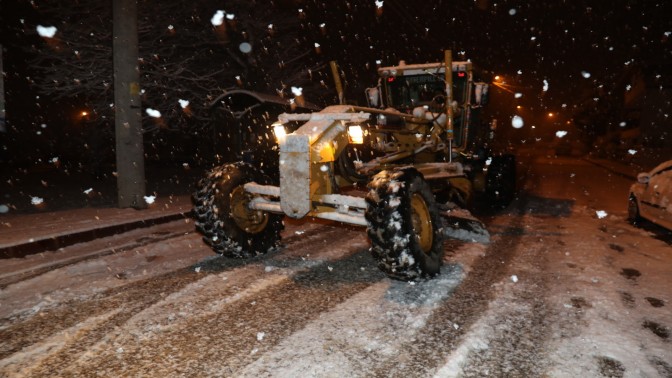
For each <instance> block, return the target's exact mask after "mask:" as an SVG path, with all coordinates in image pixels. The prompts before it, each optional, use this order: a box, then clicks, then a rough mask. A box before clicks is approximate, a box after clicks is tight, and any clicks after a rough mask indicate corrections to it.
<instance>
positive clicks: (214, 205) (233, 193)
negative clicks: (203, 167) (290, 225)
mask: <svg viewBox="0 0 672 378" xmlns="http://www.w3.org/2000/svg"><path fill="white" fill-rule="evenodd" d="M249 182H256V183H257V184H262V185H269V184H272V182H271V180H270V179H269V178H268V177H267V176H265V175H263V174H262V173H261V172H260V171H259V170H257V169H256V168H255V167H254V166H252V165H249V164H245V163H235V164H225V165H222V166H220V167H216V168H214V169H213V170H212V171H210V172H209V173H208V175H207V176H206V177H205V178H203V179H202V180H201V181H200V182H199V183H198V188H197V191H196V192H195V193H194V195H193V197H192V199H193V203H194V213H195V216H196V229H197V230H198V231H199V232H200V233H201V234H203V240H204V241H205V242H206V243H207V244H208V245H210V247H212V249H213V250H214V251H215V252H217V253H219V254H221V255H225V256H228V257H235V258H248V257H252V256H256V255H260V254H264V253H266V252H268V251H270V250H272V249H274V248H276V247H277V246H278V242H279V241H280V231H282V229H283V227H284V226H283V224H282V216H281V215H278V214H272V213H267V212H264V211H255V210H250V209H249V208H248V207H247V205H248V203H249V201H250V200H251V195H250V194H248V193H246V192H245V191H244V190H243V185H245V184H246V183H249Z"/></svg>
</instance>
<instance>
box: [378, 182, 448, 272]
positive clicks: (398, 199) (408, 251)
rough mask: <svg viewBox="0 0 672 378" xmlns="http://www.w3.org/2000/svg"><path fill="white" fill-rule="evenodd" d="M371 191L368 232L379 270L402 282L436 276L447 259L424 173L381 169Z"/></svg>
mask: <svg viewBox="0 0 672 378" xmlns="http://www.w3.org/2000/svg"><path fill="white" fill-rule="evenodd" d="M369 189H370V190H369V193H368V194H367V196H366V203H367V209H366V220H367V223H368V227H367V233H368V235H369V239H371V253H372V255H373V256H374V257H375V258H376V259H377V260H378V267H379V268H380V269H381V270H382V271H384V272H385V273H386V274H387V275H388V276H390V277H391V278H395V279H400V280H413V279H416V278H419V277H432V276H435V275H437V274H438V273H439V270H440V267H441V264H442V260H443V240H444V236H443V227H442V225H443V223H442V220H441V218H440V216H439V212H438V209H437V206H436V202H435V200H434V196H433V195H432V191H431V188H430V187H429V185H428V184H427V182H426V181H425V180H424V179H423V178H422V176H421V175H420V173H419V172H418V171H417V170H415V169H404V170H398V171H382V172H380V173H378V174H376V175H375V176H374V177H373V180H372V181H371V182H370V183H369Z"/></svg>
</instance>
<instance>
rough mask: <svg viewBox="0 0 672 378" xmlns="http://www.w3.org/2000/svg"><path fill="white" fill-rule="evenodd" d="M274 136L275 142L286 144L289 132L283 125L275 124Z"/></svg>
mask: <svg viewBox="0 0 672 378" xmlns="http://www.w3.org/2000/svg"><path fill="white" fill-rule="evenodd" d="M273 134H275V140H276V141H277V142H278V144H281V143H284V142H285V138H287V130H285V125H283V124H282V123H274V124H273Z"/></svg>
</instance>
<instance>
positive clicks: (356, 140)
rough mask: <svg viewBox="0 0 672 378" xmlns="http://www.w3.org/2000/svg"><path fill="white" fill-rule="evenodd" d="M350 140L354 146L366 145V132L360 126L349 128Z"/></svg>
mask: <svg viewBox="0 0 672 378" xmlns="http://www.w3.org/2000/svg"><path fill="white" fill-rule="evenodd" d="M348 139H349V140H350V143H352V144H363V143H364V131H363V130H362V127H361V126H359V125H354V126H348Z"/></svg>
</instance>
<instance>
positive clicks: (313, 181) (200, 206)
mask: <svg viewBox="0 0 672 378" xmlns="http://www.w3.org/2000/svg"><path fill="white" fill-rule="evenodd" d="M334 67H335V66H334V65H332V68H334ZM334 71H337V70H336V69H335V68H334ZM378 74H379V77H380V80H379V83H378V85H377V86H375V87H372V88H369V89H367V90H366V95H367V100H368V102H369V104H368V105H369V106H367V107H359V106H353V105H344V104H340V105H334V106H329V107H326V108H324V109H323V110H321V111H319V112H313V113H303V114H295V113H283V114H280V115H279V117H278V120H277V122H275V123H274V124H273V125H272V128H273V131H274V134H275V137H276V138H277V140H278V144H279V151H280V152H279V171H280V172H279V183H278V182H273V180H272V179H271V178H270V177H271V175H268V174H265V173H264V172H263V171H262V169H260V167H256V166H254V165H253V164H249V163H243V162H236V163H231V164H225V165H222V166H219V167H216V168H214V169H213V170H212V171H211V172H209V173H208V175H207V177H205V178H204V179H202V180H201V181H200V182H199V185H198V188H197V191H196V192H195V193H194V196H193V201H194V212H195V217H196V228H197V230H198V231H199V232H201V233H202V234H203V239H204V241H205V242H206V243H207V244H209V245H210V246H211V247H212V248H213V249H214V250H215V252H217V253H219V254H222V255H225V256H229V257H236V258H248V257H252V256H256V255H259V254H264V253H267V252H268V251H271V250H273V249H275V248H277V247H278V246H279V242H280V232H281V230H282V229H283V217H285V216H287V217H290V218H295V219H299V218H306V217H309V218H318V219H326V220H330V221H337V222H342V223H347V224H352V225H359V226H364V227H366V230H367V234H368V236H369V239H370V241H371V249H370V251H371V253H372V255H373V257H374V258H375V259H376V260H377V261H378V266H379V267H380V269H381V270H383V271H384V272H385V273H386V274H387V275H388V276H390V277H392V278H395V279H401V280H414V279H417V278H421V277H431V276H434V275H436V274H438V273H439V270H440V266H441V264H442V260H443V254H444V246H443V242H444V240H445V238H446V237H455V238H458V239H463V240H470V241H474V240H476V241H487V239H488V237H489V235H488V234H487V231H486V230H485V228H484V226H483V225H482V224H481V223H480V222H479V221H478V220H476V219H475V218H473V217H472V216H471V215H470V214H469V212H468V211H466V209H465V207H467V206H468V205H469V204H470V203H471V202H473V199H474V195H475V193H477V192H483V193H487V192H488V191H490V192H491V197H492V196H494V197H495V198H494V199H495V200H502V199H503V198H504V197H507V196H511V195H512V191H513V188H511V187H510V184H509V187H506V185H501V182H502V181H507V180H502V178H503V176H504V175H506V174H508V175H511V174H512V173H511V172H510V171H511V170H512V169H515V164H513V163H512V157H508V156H507V157H497V156H490V154H489V152H488V153H484V152H483V151H485V150H487V148H483V147H482V146H481V147H478V146H477V147H474V146H473V145H470V144H469V143H468V141H469V138H470V137H474V136H475V135H477V134H478V133H477V130H474V128H475V126H474V125H476V124H477V122H475V120H476V119H477V115H478V111H479V110H480V108H481V107H482V106H483V105H484V104H485V103H486V102H487V101H486V100H487V90H488V85H487V84H486V83H484V82H477V81H475V80H474V72H473V68H472V63H471V62H468V61H455V62H454V61H452V57H451V53H450V51H446V53H445V57H444V61H443V62H439V63H432V64H410V65H406V64H405V63H403V62H401V63H400V64H399V65H398V66H393V67H381V68H379V69H378ZM335 78H336V87H337V89H339V93H340V92H341V91H340V88H341V86H340V80H339V79H338V75H335ZM339 97H340V98H341V99H342V95H340V94H339ZM287 130H294V131H293V132H291V133H289V132H287ZM486 133H487V130H486ZM495 166H499V167H500V168H497V169H491V167H495ZM502 166H505V167H507V168H506V169H502V168H501V167H502ZM489 170H490V171H489ZM507 170H508V171H507ZM513 174H515V173H513ZM512 180H513V178H511V180H508V181H510V182H513V181H512ZM364 184H365V185H364ZM489 186H490V187H489ZM359 188H366V190H358V189H359Z"/></svg>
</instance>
